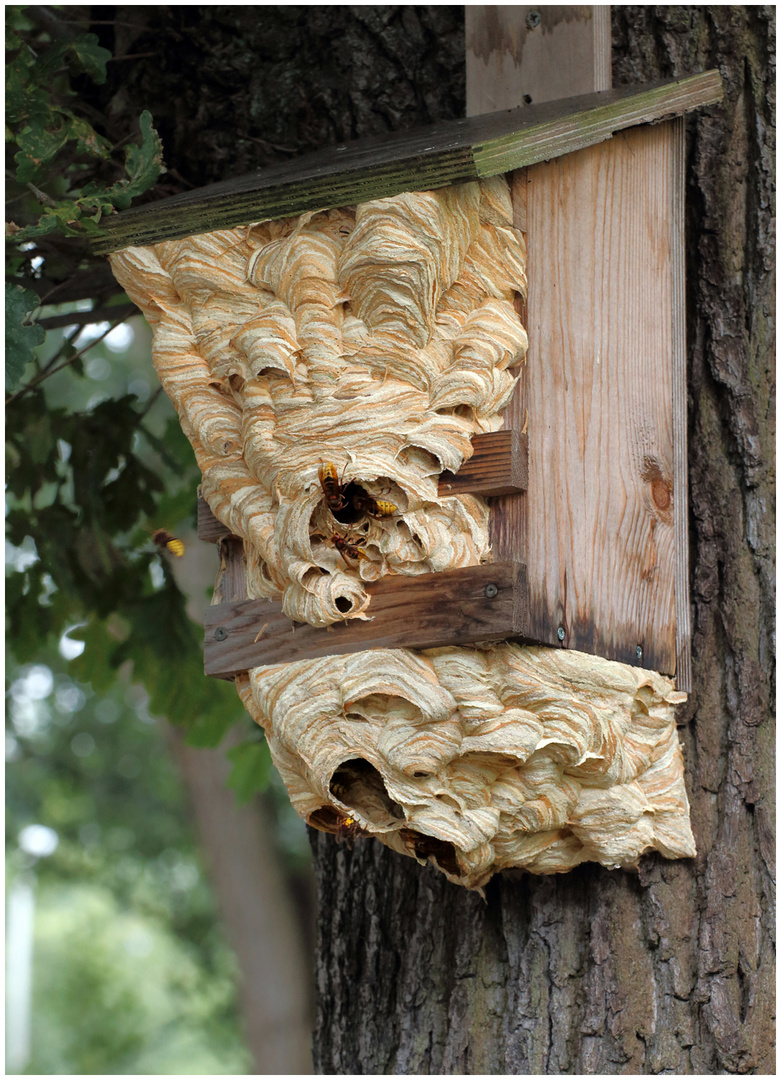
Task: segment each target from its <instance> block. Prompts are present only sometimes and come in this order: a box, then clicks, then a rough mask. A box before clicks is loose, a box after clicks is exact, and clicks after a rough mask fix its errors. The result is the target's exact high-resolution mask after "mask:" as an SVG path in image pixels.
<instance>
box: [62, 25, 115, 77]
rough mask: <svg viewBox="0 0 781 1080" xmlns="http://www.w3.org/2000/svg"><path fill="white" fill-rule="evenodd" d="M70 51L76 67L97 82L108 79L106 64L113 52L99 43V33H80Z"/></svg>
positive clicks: (72, 43)
mask: <svg viewBox="0 0 781 1080" xmlns="http://www.w3.org/2000/svg"><path fill="white" fill-rule="evenodd" d="M69 52H70V55H71V57H72V59H73V61H75V63H74V64H73V66H74V67H77V68H78V70H80V71H83V72H84V74H85V75H89V77H90V78H91V79H92V80H93V81H94V82H96V83H104V82H105V81H106V64H107V63H108V62H109V60H110V59H111V52H110V51H109V50H108V49H104V48H103V46H102V45H99V44H98V37H97V34H80V35H79V37H77V38H76V40H75V41H72V42H71V44H70V49H69Z"/></svg>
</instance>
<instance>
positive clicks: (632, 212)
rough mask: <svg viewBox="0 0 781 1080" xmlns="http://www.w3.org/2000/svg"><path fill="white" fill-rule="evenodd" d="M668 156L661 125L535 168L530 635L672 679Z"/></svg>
mask: <svg viewBox="0 0 781 1080" xmlns="http://www.w3.org/2000/svg"><path fill="white" fill-rule="evenodd" d="M674 145H675V141H674V139H673V135H672V127H671V125H670V124H661V125H657V126H655V127H642V128H636V129H634V130H632V131H627V132H623V133H622V135H621V136H620V137H619V138H615V139H613V140H611V142H610V143H609V144H607V145H605V146H601V147H598V148H592V149H587V150H583V151H580V152H579V153H577V154H571V155H569V156H567V157H564V158H559V159H558V160H556V161H553V162H549V163H546V164H541V165H537V166H534V167H533V168H532V169H529V170H528V178H529V184H528V207H527V213H528V230H529V231H528V273H529V299H528V307H529V326H528V331H529V342H530V345H529V354H528V362H527V375H528V409H529V429H528V434H529V489H528V494H527V496H526V502H527V509H528V558H527V562H528V573H529V603H530V633H531V636H532V637H534V638H535V639H538V640H541V641H544V642H548V643H550V644H552V645H555V644H557V643H560V644H564V645H565V646H566V647H569V648H574V649H581V650H583V651H584V652H594V653H597V654H599V655H601V656H605V657H608V658H610V659H616V660H622V661H624V662H628V663H634V664H638V663H639V664H641V665H642V666H643V667H650V668H654V669H655V670H657V671H661V672H665V673H667V674H675V672H676V653H677V648H676V619H675V581H676V572H677V571H676V567H677V565H678V562H677V560H678V557H679V556H678V554H677V553H676V544H677V542H681V541H680V540H678V541H677V540H676V536H675V530H674V524H673V521H674V512H675V511H674V506H675V503H676V501H677V500H678V498H679V497H680V498H685V493H684V492H683V491H681V493H680V496H679V492H678V490H677V489H678V485H679V484H680V483H681V480H680V479H679V478H678V477H677V476H676V472H675V468H674V460H675V453H674V437H673V404H672V393H673V387H672V355H673V352H674V348H675V343H674V329H673V327H674V316H673V311H674V295H673V291H674V290H673V282H674V276H675V273H676V272H679V270H680V267H678V270H676V268H675V267H674V265H673V260H672V258H671V251H672V249H673V247H674V246H675V242H676V241H675V228H677V227H678V226H674V225H673V223H674V222H675V221H676V214H677V213H678V210H677V209H676V199H677V195H676V192H677V191H678V187H677V183H678V182H677V180H675V178H674V177H675V172H676V170H677V168H678V166H679V158H678V155H677V153H676V152H675V150H674ZM678 347H680V346H678ZM684 487H685V484H684ZM505 557H506V556H505Z"/></svg>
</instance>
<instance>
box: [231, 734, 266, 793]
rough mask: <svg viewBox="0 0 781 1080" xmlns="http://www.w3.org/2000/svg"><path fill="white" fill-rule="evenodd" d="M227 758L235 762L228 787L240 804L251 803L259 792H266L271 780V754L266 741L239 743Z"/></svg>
mask: <svg viewBox="0 0 781 1080" xmlns="http://www.w3.org/2000/svg"><path fill="white" fill-rule="evenodd" d="M226 756H227V758H228V760H229V761H232V762H233V768H232V769H231V773H230V776H229V777H228V781H227V783H228V787H229V788H232V789H233V791H235V793H236V801H237V802H238V803H246V802H249V801H250V799H251V798H252V797H253V795H255V794H257V792H259V791H265V789H266V788H267V787H268V782H269V780H270V779H271V752H270V750H269V748H268V743H267V742H266V740H265V739H263V740H262V741H257V740H254V739H253V740H252V741H251V742H243V743H239V745H238V746H234V747H233V749H232V750H229V751H228V753H227V755H226Z"/></svg>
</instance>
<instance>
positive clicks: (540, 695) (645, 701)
mask: <svg viewBox="0 0 781 1080" xmlns="http://www.w3.org/2000/svg"><path fill="white" fill-rule="evenodd" d="M367 658H368V662H367ZM238 689H239V693H240V694H241V697H242V700H243V701H244V703H245V705H246V707H247V709H248V711H249V712H250V713H251V714H252V715H253V716H254V717H255V718H256V719H257V720H258V721H259V722H260V723H261V724H262V726H263V728H264V730H265V733H266V737H267V739H268V743H269V746H270V748H271V753H272V757H273V759H274V763H275V765H276V767H277V769H278V770H279V772H280V773H281V775H282V776H283V777H284V779H285V783H286V785H287V788H288V792H289V794H290V798H291V801H292V803H293V806H294V807H295V809H296V810H297V811H298V813H299V814H300V815H301V816H302V817H304V818H305V819H306V820H307V821H308V822H309V823H310V824H312V825H314V826H316V827H317V828H320V829H324V830H326V831H331V832H338V831H339V828H340V823H341V822H343V821H344V820H345V819H346V818H347V819H350V820H352V821H354V822H355V823H356V826H357V827H358V829H359V830H360V831H361V832H362V833H365V834H367V835H373V836H376V837H377V838H378V839H380V840H382V842H383V843H384V844H386V845H387V846H388V847H391V848H393V849H394V850H395V851H398V852H401V853H403V854H407V855H413V856H415V857H417V858H418V859H419V860H420V861H425V860H426V859H427V858H431V859H432V860H433V862H434V863H435V865H436V866H437V867H438V868H439V869H440V870H442V871H443V872H444V873H445V874H446V875H447V877H448V878H450V880H451V881H454V882H457V883H458V884H461V885H466V886H467V887H468V888H480V887H481V886H482V885H484V884H485V883H486V882H487V881H488V880H489V878H490V877H491V876H492V875H493V874H494V873H496V872H497V871H499V870H503V869H507V868H508V867H523V868H525V869H526V870H528V871H530V872H532V873H536V874H551V873H561V872H564V871H567V870H571V869H572V868H573V867H575V866H577V865H578V864H579V863H582V862H585V861H595V862H598V863H601V864H602V865H603V866H606V867H610V868H617V867H635V866H636V865H637V860H638V858H639V856H640V855H641V854H642V852H643V851H647V850H650V849H656V850H657V851H659V852H661V853H662V854H663V855H665V856H667V857H668V858H680V857H682V856H691V855H694V854H695V846H694V839H693V837H692V833H691V827H690V824H689V806H688V801H687V797H686V789H685V785H684V779H683V757H682V754H681V748H680V744H679V741H678V733H677V730H676V726H675V719H674V707H675V705H676V704H677V703H679V702H680V701H682V700H685V697H686V695H685V694H682V693H679V692H677V691H676V690H675V689H674V687H673V683H672V681H671V680H670V679H668V678H666V677H665V676H663V675H659V674H657V673H656V672H653V671H644V670H642V669H640V668H633V667H629V666H628V665H625V664H619V663H615V662H613V661H610V660H603V659H601V658H600V657H594V656H588V655H586V654H584V653H577V652H573V651H565V650H558V649H549V648H544V647H541V646H522V645H516V644H513V643H511V642H501V643H498V644H484V645H475V646H458V647H450V648H441V649H427V650H424V651H422V652H413V651H412V650H408V649H377V650H374V651H373V652H371V653H357V654H352V655H348V656H334V657H327V658H324V659H318V660H301V661H297V662H295V663H292V664H281V665H276V666H274V667H271V668H264V669H256V670H255V671H252V672H249V673H248V674H247V675H246V676H242V677H241V679H240V680H239V681H238Z"/></svg>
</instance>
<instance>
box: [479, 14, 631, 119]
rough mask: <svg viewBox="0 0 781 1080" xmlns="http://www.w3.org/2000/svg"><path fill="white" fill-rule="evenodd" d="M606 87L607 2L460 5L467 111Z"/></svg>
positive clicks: (490, 109) (507, 106) (536, 101)
mask: <svg viewBox="0 0 781 1080" xmlns="http://www.w3.org/2000/svg"><path fill="white" fill-rule="evenodd" d="M605 61H607V62H605ZM552 76H553V77H552ZM610 85H611V80H610V7H609V6H598V7H593V6H587V5H585V4H571V5H557V4H550V5H547V4H546V5H545V6H539V5H537V6H535V5H530V6H523V5H519V4H506V5H498V4H467V6H466V109H467V115H469V116H477V115H479V114H480V113H490V112H494V111H495V110H497V109H512V108H516V107H518V106H523V105H526V107H529V106H530V105H539V104H540V103H541V102H543V101H552V100H555V99H559V98H568V97H574V96H575V95H577V94H586V93H590V92H591V91H594V90H609V89H610Z"/></svg>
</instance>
